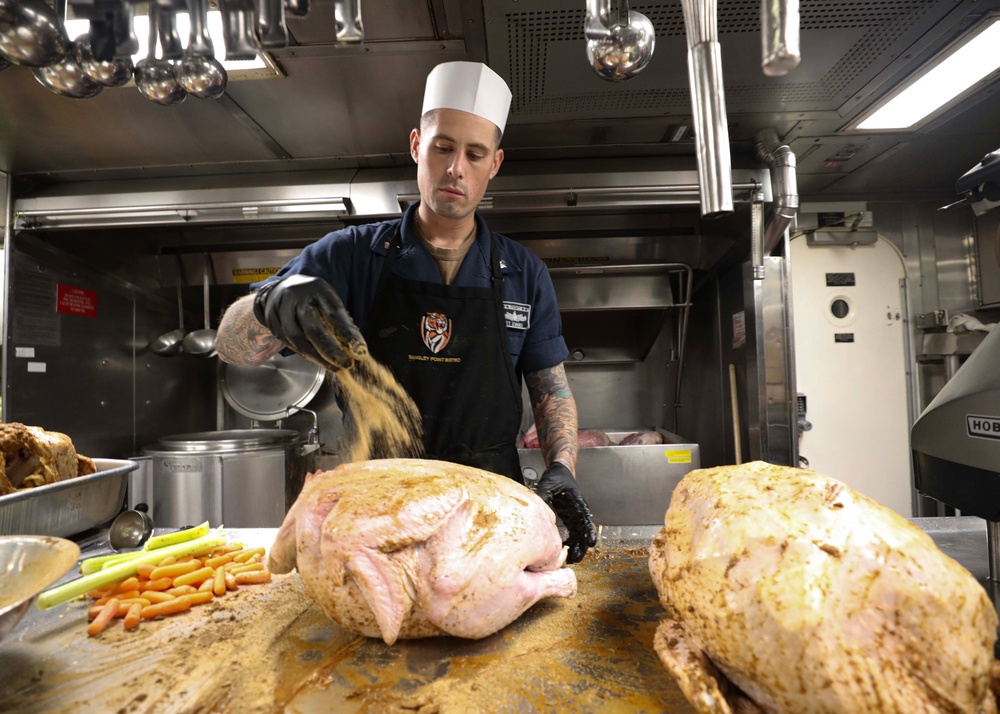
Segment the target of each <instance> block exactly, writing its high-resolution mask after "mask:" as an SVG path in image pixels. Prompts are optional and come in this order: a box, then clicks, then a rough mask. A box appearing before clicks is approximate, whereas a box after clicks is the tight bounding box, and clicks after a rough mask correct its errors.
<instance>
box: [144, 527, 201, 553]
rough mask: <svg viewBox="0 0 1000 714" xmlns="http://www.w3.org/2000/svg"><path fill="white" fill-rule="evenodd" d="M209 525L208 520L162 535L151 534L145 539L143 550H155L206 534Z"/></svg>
mask: <svg viewBox="0 0 1000 714" xmlns="http://www.w3.org/2000/svg"><path fill="white" fill-rule="evenodd" d="M208 531H209V525H208V521H205V522H204V523H202V524H201V525H200V526H195V527H194V528H188V529H186V530H183V531H174V532H173V533H164V534H163V535H158V536H153V537H152V538H150V539H149V540H147V541H146V545H144V546H143V547H142V549H143V550H157V549H159V548H165V547H166V546H168V545H177V544H178V543H184V542H186V541H189V540H194V539H195V538H201V537H202V536H206V535H208Z"/></svg>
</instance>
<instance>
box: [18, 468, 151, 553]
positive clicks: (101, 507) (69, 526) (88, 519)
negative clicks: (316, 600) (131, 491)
mask: <svg viewBox="0 0 1000 714" xmlns="http://www.w3.org/2000/svg"><path fill="white" fill-rule="evenodd" d="M94 466H96V467H97V472H96V473H92V474H88V475H87V476H78V477H77V478H71V479H67V480H66V481H60V482H58V483H52V484H48V485H46V486H39V487H37V488H30V489H25V490H24V491H18V492H17V493H11V494H9V495H7V496H0V535H47V536H56V537H59V538H68V537H70V536H74V535H76V534H78V533H82V532H84V531H86V530H90V529H91V528H97V527H98V526H102V525H104V524H105V523H107V522H108V521H110V520H111V519H112V518H114V516H115V514H117V513H118V511H120V510H121V507H122V504H123V503H124V502H125V490H126V487H127V486H128V479H127V476H128V474H129V472H131V471H135V470H136V469H137V468H139V464H138V463H136V462H135V461H130V460H127V459H94Z"/></svg>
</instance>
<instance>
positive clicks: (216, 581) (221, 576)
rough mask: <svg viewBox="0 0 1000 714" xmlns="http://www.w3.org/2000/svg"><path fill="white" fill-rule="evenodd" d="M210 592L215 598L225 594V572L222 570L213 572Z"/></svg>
mask: <svg viewBox="0 0 1000 714" xmlns="http://www.w3.org/2000/svg"><path fill="white" fill-rule="evenodd" d="M212 592H213V593H215V596H216V597H222V596H223V595H225V594H226V571H225V570H223V569H222V568H218V569H217V570H216V571H215V577H214V578H212Z"/></svg>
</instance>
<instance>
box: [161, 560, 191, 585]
mask: <svg viewBox="0 0 1000 714" xmlns="http://www.w3.org/2000/svg"><path fill="white" fill-rule="evenodd" d="M200 567H201V563H200V562H198V561H196V560H188V561H186V562H184V563H171V564H170V565H161V566H160V567H159V568H157V569H156V570H154V571H153V572H152V573H150V574H149V579H150V580H159V579H160V578H176V577H177V576H178V575H184V574H185V573H190V572H193V571H195V570H197V569H198V568H200Z"/></svg>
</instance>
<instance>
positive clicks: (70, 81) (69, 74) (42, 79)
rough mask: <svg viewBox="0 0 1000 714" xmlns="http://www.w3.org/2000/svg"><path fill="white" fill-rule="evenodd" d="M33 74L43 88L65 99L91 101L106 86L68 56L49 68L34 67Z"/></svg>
mask: <svg viewBox="0 0 1000 714" xmlns="http://www.w3.org/2000/svg"><path fill="white" fill-rule="evenodd" d="M31 73H32V74H34V75H35V79H37V80H38V83H39V84H41V85H42V86H43V87H45V88H47V89H50V90H52V91H53V92H55V93H56V94H61V95H63V96H64V97H72V98H73V99H90V98H91V97H96V96H97V95H98V94H100V93H101V92H102V91H104V85H101V84H98V83H97V82H95V81H94V80H92V79H91V78H90V77H88V76H87V75H86V74H85V73H84V71H83V68H82V67H80V65H78V64H77V63H76V61H75V60H74V59H73V56H72V55H66V56H65V57H63V58H62V59H61V60H59V61H58V62H56V63H55V64H50V65H48V66H47V67H34V68H33V69H32V70H31Z"/></svg>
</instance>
